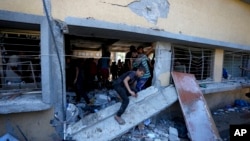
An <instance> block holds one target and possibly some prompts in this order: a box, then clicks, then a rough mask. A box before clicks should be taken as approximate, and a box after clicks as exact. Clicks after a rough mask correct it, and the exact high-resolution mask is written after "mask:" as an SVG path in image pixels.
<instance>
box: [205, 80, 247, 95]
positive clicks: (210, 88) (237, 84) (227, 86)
mask: <svg viewBox="0 0 250 141" xmlns="http://www.w3.org/2000/svg"><path fill="white" fill-rule="evenodd" d="M200 88H201V91H202V93H203V94H210V93H216V92H224V91H232V90H237V89H244V88H250V82H247V81H228V82H221V83H216V82H214V83H209V84H205V85H203V87H200Z"/></svg>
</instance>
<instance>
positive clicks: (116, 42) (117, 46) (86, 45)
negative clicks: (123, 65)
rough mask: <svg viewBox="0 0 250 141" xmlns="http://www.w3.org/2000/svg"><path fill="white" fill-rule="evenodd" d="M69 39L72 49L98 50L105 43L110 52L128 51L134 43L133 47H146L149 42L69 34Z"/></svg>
mask: <svg viewBox="0 0 250 141" xmlns="http://www.w3.org/2000/svg"><path fill="white" fill-rule="evenodd" d="M69 40H70V46H71V49H72V50H92V51H100V50H101V48H102V45H107V46H108V47H109V51H111V52H128V51H129V47H130V46H131V45H134V46H135V47H138V46H140V45H142V46H144V47H146V46H149V45H150V43H145V42H138V41H130V40H120V39H105V38H94V37H75V36H71V37H70V39H69Z"/></svg>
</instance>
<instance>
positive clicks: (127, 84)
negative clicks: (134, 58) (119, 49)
mask: <svg viewBox="0 0 250 141" xmlns="http://www.w3.org/2000/svg"><path fill="white" fill-rule="evenodd" d="M144 73H145V68H144V67H143V66H140V67H138V68H137V70H136V71H128V72H126V73H124V74H122V75H121V76H120V77H119V78H118V79H117V80H115V81H114V83H113V86H114V89H115V90H116V92H117V93H118V94H119V95H120V97H121V99H122V104H121V107H120V109H119V110H118V112H117V113H116V115H115V120H116V121H117V122H118V123H119V124H121V125H123V124H125V121H124V120H123V119H122V118H121V115H122V114H123V113H124V112H125V110H126V108H127V106H128V104H129V98H128V96H133V97H137V91H136V89H135V88H134V87H135V86H136V81H137V80H138V78H140V77H142V76H143V75H144Z"/></svg>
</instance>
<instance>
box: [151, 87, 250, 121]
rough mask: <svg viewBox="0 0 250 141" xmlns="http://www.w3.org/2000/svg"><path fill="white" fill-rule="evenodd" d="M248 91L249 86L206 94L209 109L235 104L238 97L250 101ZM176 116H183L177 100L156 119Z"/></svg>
mask: <svg viewBox="0 0 250 141" xmlns="http://www.w3.org/2000/svg"><path fill="white" fill-rule="evenodd" d="M247 92H250V91H249V88H244V89H238V90H233V91H225V92H219V93H211V94H204V98H205V99H206V102H207V105H208V107H209V109H210V110H211V111H213V110H216V109H218V108H225V106H227V105H231V106H233V104H234V101H235V100H236V99H242V100H246V101H248V102H250V98H248V97H246V96H245V93H247ZM176 117H181V118H182V117H183V113H182V110H181V107H180V103H179V101H176V102H175V103H174V104H173V105H171V106H169V107H168V108H166V109H165V110H164V111H162V112H161V113H160V114H158V115H157V116H155V120H159V119H174V118H176Z"/></svg>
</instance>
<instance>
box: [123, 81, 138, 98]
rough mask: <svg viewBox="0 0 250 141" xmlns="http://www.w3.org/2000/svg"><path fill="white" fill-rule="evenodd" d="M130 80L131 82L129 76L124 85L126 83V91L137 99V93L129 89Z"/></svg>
mask: <svg viewBox="0 0 250 141" xmlns="http://www.w3.org/2000/svg"><path fill="white" fill-rule="evenodd" d="M129 80H130V77H129V76H127V77H126V78H125V79H124V80H123V83H124V85H125V87H126V89H127V90H128V92H129V93H130V94H131V95H132V96H134V97H136V93H135V92H134V91H132V90H131V89H130V87H129V84H128V81H129Z"/></svg>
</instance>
